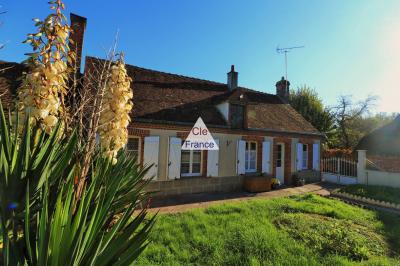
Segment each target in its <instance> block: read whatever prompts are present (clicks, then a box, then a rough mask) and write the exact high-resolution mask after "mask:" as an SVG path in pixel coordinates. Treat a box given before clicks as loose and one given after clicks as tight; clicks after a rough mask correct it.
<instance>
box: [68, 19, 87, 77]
mask: <svg viewBox="0 0 400 266" xmlns="http://www.w3.org/2000/svg"><path fill="white" fill-rule="evenodd" d="M70 19H71V28H72V30H73V32H72V33H71V35H70V39H71V40H72V41H73V42H74V43H73V44H72V43H69V48H70V50H71V51H73V52H74V53H75V60H74V61H72V65H71V67H76V73H80V70H81V59H82V47H83V37H84V34H85V28H86V18H84V17H81V16H78V15H76V14H73V13H71V14H70Z"/></svg>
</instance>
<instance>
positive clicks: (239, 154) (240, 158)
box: [236, 140, 246, 175]
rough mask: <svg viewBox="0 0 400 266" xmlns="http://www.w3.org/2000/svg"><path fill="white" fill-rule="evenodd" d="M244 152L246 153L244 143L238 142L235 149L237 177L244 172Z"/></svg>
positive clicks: (242, 141)
mask: <svg viewBox="0 0 400 266" xmlns="http://www.w3.org/2000/svg"><path fill="white" fill-rule="evenodd" d="M245 151H246V141H244V140H238V142H237V148H236V172H237V174H238V175H242V174H244V173H245V172H246V168H245V158H246V156H245Z"/></svg>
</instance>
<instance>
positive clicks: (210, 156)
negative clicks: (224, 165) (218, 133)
mask: <svg viewBox="0 0 400 266" xmlns="http://www.w3.org/2000/svg"><path fill="white" fill-rule="evenodd" d="M214 141H215V143H216V144H217V146H218V147H219V148H221V147H220V146H219V140H218V139H214ZM218 168H219V150H209V151H208V152H207V176H218Z"/></svg>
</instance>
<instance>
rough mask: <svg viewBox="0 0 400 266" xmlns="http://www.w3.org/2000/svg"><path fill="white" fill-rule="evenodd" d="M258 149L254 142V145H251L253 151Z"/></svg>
mask: <svg viewBox="0 0 400 266" xmlns="http://www.w3.org/2000/svg"><path fill="white" fill-rule="evenodd" d="M256 147H257V145H256V143H255V142H252V143H251V150H253V151H255V150H256Z"/></svg>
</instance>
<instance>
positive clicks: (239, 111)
mask: <svg viewBox="0 0 400 266" xmlns="http://www.w3.org/2000/svg"><path fill="white" fill-rule="evenodd" d="M244 114H245V112H244V106H243V105H239V104H230V112H229V118H230V119H229V120H230V122H231V127H232V128H244Z"/></svg>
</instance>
